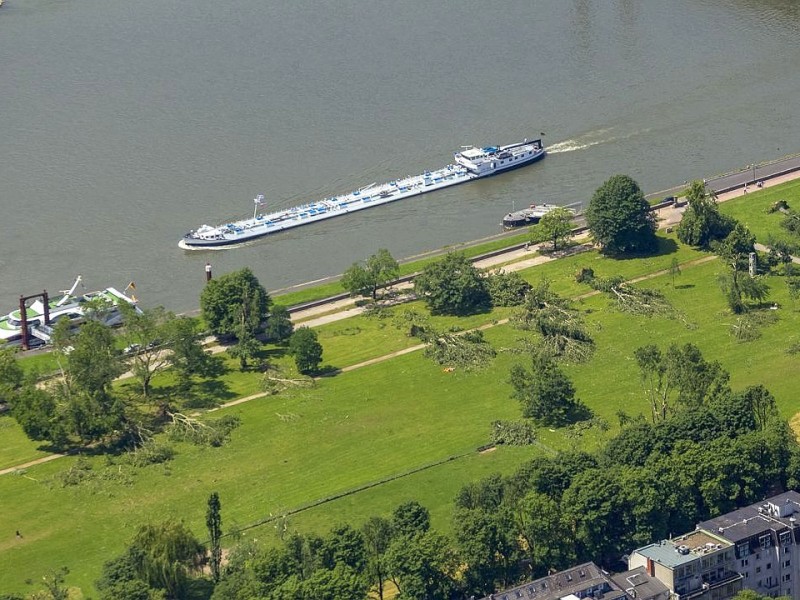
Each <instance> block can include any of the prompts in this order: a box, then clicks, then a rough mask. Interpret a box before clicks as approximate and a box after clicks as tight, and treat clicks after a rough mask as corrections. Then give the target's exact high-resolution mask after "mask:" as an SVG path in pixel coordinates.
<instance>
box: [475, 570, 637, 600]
mask: <svg viewBox="0 0 800 600" xmlns="http://www.w3.org/2000/svg"><path fill="white" fill-rule="evenodd" d="M587 590H591V591H592V592H593V593H591V594H590V593H587ZM624 595H625V592H624V591H623V590H622V589H620V588H619V586H618V585H617V584H615V583H614V582H613V581H611V579H610V578H609V577H608V576H607V574H606V573H605V572H604V571H602V570H601V569H600V568H599V567H598V566H597V565H595V564H594V563H592V562H588V563H584V564H582V565H578V566H577V567H572V568H570V569H565V570H564V571H559V572H558V573H554V574H553V575H548V576H547V577H542V578H541V579H537V580H536V581H530V582H528V583H525V584H522V585H518V586H516V587H513V588H509V589H507V590H504V591H502V592H497V593H495V594H492V595H491V596H487V597H486V598H484V599H483V600H562V599H568V600H580V599H581V598H587V597H589V598H592V599H595V600H614V599H616V598H622V597H623V596H624Z"/></svg>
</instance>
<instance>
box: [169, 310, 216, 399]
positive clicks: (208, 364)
mask: <svg viewBox="0 0 800 600" xmlns="http://www.w3.org/2000/svg"><path fill="white" fill-rule="evenodd" d="M198 329H199V325H198V322H197V319H194V318H191V317H179V318H177V319H175V320H174V321H171V322H170V324H169V328H168V330H167V332H166V339H167V345H168V346H169V347H170V348H171V350H172V351H171V352H170V353H169V361H170V364H171V365H172V367H173V369H175V372H176V373H177V375H178V384H179V387H180V388H182V389H184V390H186V389H188V388H189V386H190V384H191V380H192V377H194V376H197V377H216V376H218V375H220V374H221V373H222V368H223V367H222V363H221V361H220V360H219V359H218V358H217V357H215V356H212V355H211V354H210V353H209V352H206V351H205V350H204V349H203V346H202V344H201V343H200V334H199V333H198Z"/></svg>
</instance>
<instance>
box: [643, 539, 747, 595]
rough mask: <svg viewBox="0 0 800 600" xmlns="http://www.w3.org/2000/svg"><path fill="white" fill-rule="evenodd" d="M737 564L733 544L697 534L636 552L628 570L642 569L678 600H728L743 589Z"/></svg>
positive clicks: (654, 544) (664, 541)
mask: <svg viewBox="0 0 800 600" xmlns="http://www.w3.org/2000/svg"><path fill="white" fill-rule="evenodd" d="M735 560H736V559H735V549H734V546H733V543H732V542H730V541H728V540H726V539H725V538H724V537H722V536H719V535H715V534H713V533H709V532H707V531H702V530H696V531H692V532H690V533H687V534H685V535H682V536H679V537H676V538H673V539H670V540H661V541H660V542H656V543H653V544H649V545H647V546H644V547H642V548H638V549H636V550H634V551H633V553H631V555H630V556H629V557H628V567H629V568H631V569H635V568H637V567H641V568H643V569H644V571H645V573H647V574H648V575H649V576H651V577H655V578H656V579H658V580H659V581H661V582H662V583H663V584H664V585H665V586H666V587H667V588H669V590H670V592H671V593H672V597H673V598H674V599H675V600H725V599H727V598H732V597H733V596H735V595H736V594H737V593H738V592H739V591H740V590H741V589H742V587H743V583H742V582H743V580H744V576H743V575H741V574H740V573H739V572H738V571H737V570H736V569H735V568H734V567H735Z"/></svg>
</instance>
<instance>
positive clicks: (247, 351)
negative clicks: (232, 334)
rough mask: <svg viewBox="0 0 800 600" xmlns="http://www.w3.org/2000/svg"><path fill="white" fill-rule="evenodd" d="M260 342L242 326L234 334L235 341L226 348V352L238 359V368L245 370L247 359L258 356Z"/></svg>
mask: <svg viewBox="0 0 800 600" xmlns="http://www.w3.org/2000/svg"><path fill="white" fill-rule="evenodd" d="M259 350H261V343H260V342H259V341H258V340H257V339H256V338H255V336H253V334H252V333H250V332H249V331H248V330H247V329H245V328H244V327H243V328H241V329H240V330H239V331H238V333H237V334H236V343H235V344H234V345H233V346H230V347H229V348H228V354H230V355H231V356H233V357H234V358H238V359H239V370H240V371H245V370H247V361H248V360H250V359H252V358H255V357H256V356H258V351H259Z"/></svg>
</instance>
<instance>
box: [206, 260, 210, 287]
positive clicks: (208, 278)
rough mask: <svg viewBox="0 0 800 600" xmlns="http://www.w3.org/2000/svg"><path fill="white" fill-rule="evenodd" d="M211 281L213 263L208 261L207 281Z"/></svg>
mask: <svg viewBox="0 0 800 600" xmlns="http://www.w3.org/2000/svg"><path fill="white" fill-rule="evenodd" d="M209 281H211V263H208V262H207V263H206V283H208V282H209Z"/></svg>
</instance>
